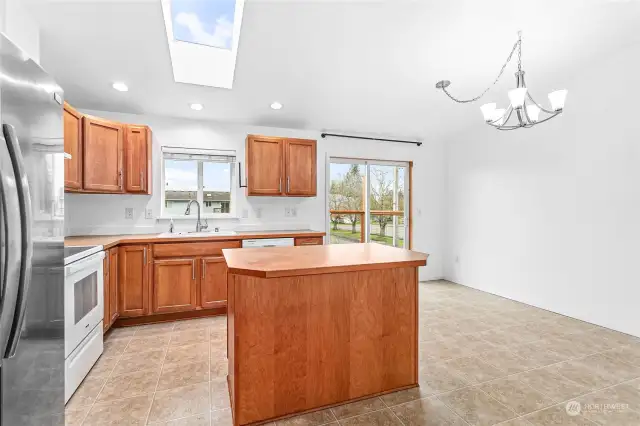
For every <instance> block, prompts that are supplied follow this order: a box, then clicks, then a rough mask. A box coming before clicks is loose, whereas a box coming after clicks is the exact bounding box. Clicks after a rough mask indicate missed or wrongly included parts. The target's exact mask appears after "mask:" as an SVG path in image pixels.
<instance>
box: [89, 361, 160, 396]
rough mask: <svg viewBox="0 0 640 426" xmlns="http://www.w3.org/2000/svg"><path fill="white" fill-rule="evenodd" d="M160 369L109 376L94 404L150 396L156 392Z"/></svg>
mask: <svg viewBox="0 0 640 426" xmlns="http://www.w3.org/2000/svg"><path fill="white" fill-rule="evenodd" d="M159 376H160V369H159V368H158V369H156V370H145V371H136V372H135V373H127V374H122V375H119V376H111V377H110V378H109V380H107V383H105V385H104V387H103V388H102V391H101V392H100V395H98V399H97V400H96V402H105V401H113V400H114V399H122V398H131V397H134V396H139V395H146V394H152V393H153V392H154V391H155V390H156V384H157V383H158V377H159Z"/></svg>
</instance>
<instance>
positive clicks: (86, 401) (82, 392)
mask: <svg viewBox="0 0 640 426" xmlns="http://www.w3.org/2000/svg"><path fill="white" fill-rule="evenodd" d="M106 382H107V378H106V377H96V378H89V377H87V378H86V379H84V380H83V381H82V383H81V384H80V386H78V389H76V391H75V393H74V394H73V396H72V397H71V399H69V402H67V405H66V408H67V409H69V410H76V409H78V408H80V407H85V406H87V405H91V404H93V403H94V402H95V400H96V397H97V396H98V394H99V393H100V391H101V390H102V387H103V386H104V384H105V383H106Z"/></svg>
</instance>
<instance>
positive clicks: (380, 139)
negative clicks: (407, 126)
mask: <svg viewBox="0 0 640 426" xmlns="http://www.w3.org/2000/svg"><path fill="white" fill-rule="evenodd" d="M320 136H321V137H323V138H326V137H327V136H334V137H336V138H348V139H366V140H368V141H384V142H398V143H412V144H415V145H418V146H420V145H422V142H418V141H404V140H401V139H384V138H369V137H366V136H354V135H339V134H337V133H321V134H320Z"/></svg>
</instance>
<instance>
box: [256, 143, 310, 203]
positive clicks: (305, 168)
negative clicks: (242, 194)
mask: <svg viewBox="0 0 640 426" xmlns="http://www.w3.org/2000/svg"><path fill="white" fill-rule="evenodd" d="M316 158H317V154H316V141H314V140H307V139H287V138H279V137H269V136H258V135H249V136H247V167H246V169H247V195H271V196H287V195H290V196H302V197H312V196H315V195H316V192H317V191H316V186H317V174H316Z"/></svg>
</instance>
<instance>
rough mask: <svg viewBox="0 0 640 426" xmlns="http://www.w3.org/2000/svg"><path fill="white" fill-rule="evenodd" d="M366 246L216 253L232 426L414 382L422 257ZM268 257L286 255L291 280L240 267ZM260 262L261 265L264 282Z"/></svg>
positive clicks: (282, 272)
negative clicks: (221, 273)
mask: <svg viewBox="0 0 640 426" xmlns="http://www.w3.org/2000/svg"><path fill="white" fill-rule="evenodd" d="M358 246H359V247H358ZM372 246H373V245H369V244H361V245H353V246H350V247H351V249H350V250H349V249H348V248H344V247H345V246H337V245H334V246H322V247H318V246H316V247H293V248H291V247H287V248H275V249H273V248H272V249H268V250H269V251H265V250H266V249H255V250H256V251H255V252H253V253H251V252H250V251H247V250H246V249H245V250H223V253H224V255H225V258H226V260H227V263H228V266H229V275H228V312H227V327H228V358H229V376H228V380H229V392H230V398H231V407H232V413H233V423H234V425H236V426H239V425H249V424H259V423H261V422H265V421H272V420H275V419H279V418H283V417H288V416H291V415H292V414H297V413H301V412H306V411H312V410H315V409H321V408H325V407H328V406H332V405H336V404H341V403H345V402H349V401H352V400H358V399H362V398H365V397H369V396H375V395H379V394H383V393H387V392H391V391H397V390H402V389H407V388H411V387H415V386H417V384H418V325H417V320H418V266H422V265H425V264H426V259H427V255H424V254H422V253H416V252H410V251H408V250H403V249H396V248H391V247H383V246H379V247H372ZM341 247H342V248H341ZM259 250H262V252H258V251H259ZM344 250H349V251H350V253H351V254H352V256H351V259H350V261H351V262H352V265H351V267H352V269H351V270H350V268H349V267H348V265H347V264H346V263H345V260H344V256H339V255H340V254H341V252H342V251H344ZM354 253H355V254H354ZM385 253H386V254H388V257H389V259H391V261H385V260H384V257H385V256H384V254H385ZM256 255H259V256H256ZM245 256H247V257H246V259H242V258H243V257H245ZM269 256H274V258H280V259H282V258H283V256H290V257H292V259H291V260H292V262H293V263H296V264H297V265H298V266H297V269H296V271H299V272H298V275H292V273H293V270H292V269H291V268H289V269H288V270H286V269H287V268H288V266H286V265H284V264H281V265H282V268H280V269H277V268H274V266H273V265H274V263H271V262H257V263H256V269H257V270H253V271H251V270H249V269H250V267H248V266H247V265H248V264H247V263H246V262H245V260H247V259H251V258H253V259H255V258H256V257H262V260H266V259H265V258H264V257H267V258H268V257H269ZM296 258H299V261H296ZM332 258H333V259H336V263H335V265H334V264H332V262H330V261H328V259H332ZM340 258H341V259H340ZM401 258H402V259H404V260H400V259H401ZM338 259H340V260H338ZM260 265H270V266H268V269H269V274H267V277H264V276H260V275H261V274H262V272H263V271H260V269H261V268H262V266H260ZM314 265H316V266H318V267H319V268H317V269H316V268H313V266H314ZM332 266H335V270H332V269H331V268H332ZM363 268H364V269H363ZM318 270H320V271H322V272H321V273H318V272H317V271H318Z"/></svg>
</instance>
